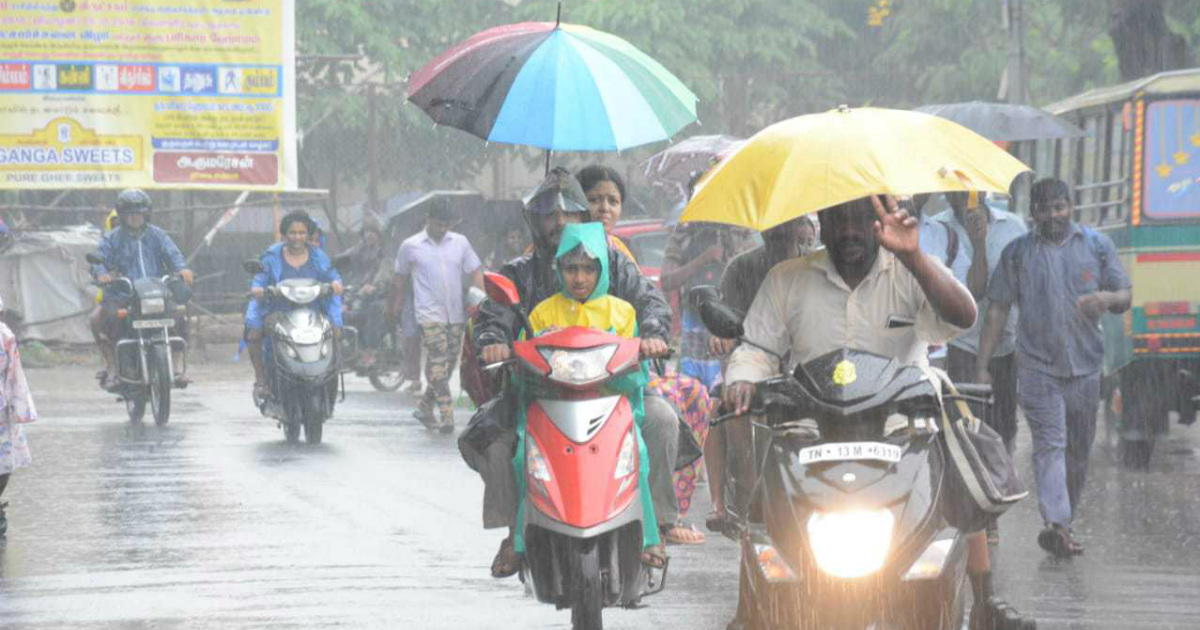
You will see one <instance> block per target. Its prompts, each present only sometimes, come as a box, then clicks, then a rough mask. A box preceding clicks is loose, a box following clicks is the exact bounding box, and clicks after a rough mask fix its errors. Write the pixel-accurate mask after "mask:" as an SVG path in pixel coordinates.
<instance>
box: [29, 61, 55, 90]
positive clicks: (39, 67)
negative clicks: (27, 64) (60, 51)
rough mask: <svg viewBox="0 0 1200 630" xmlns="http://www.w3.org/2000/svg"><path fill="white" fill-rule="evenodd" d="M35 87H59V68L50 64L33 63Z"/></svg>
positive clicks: (40, 88) (43, 88)
mask: <svg viewBox="0 0 1200 630" xmlns="http://www.w3.org/2000/svg"><path fill="white" fill-rule="evenodd" d="M33 89H35V90H55V89H58V69H57V68H55V67H54V66H52V65H50V64H45V63H37V64H34V65H33Z"/></svg>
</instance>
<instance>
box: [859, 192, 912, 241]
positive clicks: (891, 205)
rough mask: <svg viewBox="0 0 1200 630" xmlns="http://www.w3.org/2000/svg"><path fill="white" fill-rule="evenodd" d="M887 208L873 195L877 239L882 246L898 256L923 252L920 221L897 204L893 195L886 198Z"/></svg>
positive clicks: (872, 204) (872, 202)
mask: <svg viewBox="0 0 1200 630" xmlns="http://www.w3.org/2000/svg"><path fill="white" fill-rule="evenodd" d="M884 200H885V202H884V203H886V204H887V208H886V209H885V208H884V203H881V202H880V201H879V197H878V196H877V195H871V206H872V207H874V208H875V216H877V217H879V219H878V220H877V221H875V238H876V240H878V241H879V244H880V246H882V247H883V248H884V249H886V250H888V251H890V252H892V253H893V254H896V255H897V256H907V255H913V254H916V253H918V252H919V251H920V250H921V240H920V234H921V232H920V221H918V220H917V218H916V217H914V216H911V215H909V214H908V211H907V210H904V209H902V208H900V207H899V206H898V204H897V203H896V198H895V197H893V196H891V195H886V196H884Z"/></svg>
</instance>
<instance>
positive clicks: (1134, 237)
mask: <svg viewBox="0 0 1200 630" xmlns="http://www.w3.org/2000/svg"><path fill="white" fill-rule="evenodd" d="M1045 109H1046V110H1047V111H1050V112H1051V113H1054V114H1056V115H1059V116H1061V117H1063V118H1065V119H1067V120H1069V121H1071V122H1073V123H1075V124H1076V125H1078V126H1079V127H1081V128H1083V129H1084V130H1085V131H1086V132H1087V134H1086V136H1084V137H1082V138H1072V139H1059V140H1053V141H1051V140H1045V141H1039V142H1036V143H1022V144H1023V145H1025V146H1024V147H1021V148H1018V155H1019V156H1020V157H1022V158H1024V159H1025V160H1026V163H1027V164H1029V165H1030V166H1031V167H1032V168H1033V169H1034V171H1035V172H1036V173H1038V174H1039V176H1042V175H1049V174H1053V175H1054V176H1055V177H1058V178H1060V179H1062V180H1063V181H1065V182H1067V183H1068V184H1070V185H1071V186H1072V187H1073V191H1074V203H1075V218H1076V220H1077V221H1078V222H1080V223H1081V224H1084V225H1089V226H1092V227H1094V228H1096V229H1098V230H1100V231H1102V232H1104V233H1106V234H1108V236H1109V237H1111V238H1112V240H1113V242H1114V243H1115V244H1116V246H1117V250H1118V255H1119V256H1120V259H1121V263H1122V264H1123V266H1124V268H1125V270H1126V271H1127V272H1128V273H1129V276H1130V278H1131V279H1132V281H1133V308H1131V309H1130V310H1129V311H1128V312H1126V313H1124V314H1123V315H1106V316H1105V318H1104V320H1103V321H1102V323H1101V326H1102V328H1103V331H1104V337H1105V366H1104V376H1105V379H1104V383H1105V406H1104V410H1105V416H1106V419H1107V420H1108V422H1107V424H1108V427H1109V439H1110V440H1111V442H1112V444H1113V445H1115V446H1117V447H1118V448H1119V449H1120V453H1121V459H1122V461H1123V463H1124V464H1126V465H1128V466H1132V467H1139V468H1142V467H1145V466H1146V465H1148V463H1149V460H1150V454H1151V452H1152V451H1153V449H1154V443H1155V441H1156V440H1158V439H1161V438H1162V437H1163V436H1164V435H1165V434H1166V433H1167V430H1168V427H1169V424H1168V415H1169V413H1170V412H1172V411H1175V412H1177V413H1179V414H1180V419H1181V421H1183V422H1184V423H1187V424H1190V423H1192V422H1194V421H1195V418H1196V409H1197V403H1198V401H1200V398H1198V394H1200V380H1198V378H1200V68H1191V69H1186V70H1177V71H1171V72H1163V73H1160V74H1156V75H1153V76H1150V77H1146V78H1143V79H1139V80H1136V81H1131V82H1129V83H1124V84H1121V85H1116V86H1112V87H1105V88H1099V89H1094V90H1091V91H1088V92H1085V93H1083V94H1080V95H1078V96H1074V97H1071V98H1068V99H1065V100H1062V101H1059V102H1057V103H1054V104H1052V105H1049V106H1047V107H1045Z"/></svg>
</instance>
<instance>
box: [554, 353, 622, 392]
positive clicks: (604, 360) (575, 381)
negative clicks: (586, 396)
mask: <svg viewBox="0 0 1200 630" xmlns="http://www.w3.org/2000/svg"><path fill="white" fill-rule="evenodd" d="M538 352H541V353H542V358H543V359H545V360H546V363H548V364H549V365H550V379H551V380H554V381H558V382H560V383H567V384H569V385H587V384H588V383H595V382H598V381H602V380H604V379H606V378H608V362H609V361H610V360H612V358H613V355H614V354H616V353H617V345H616V344H609V345H606V346H600V347H599V348H592V349H590V350H566V349H564V348H549V347H544V348H538Z"/></svg>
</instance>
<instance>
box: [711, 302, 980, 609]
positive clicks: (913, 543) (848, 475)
mask: <svg viewBox="0 0 1200 630" xmlns="http://www.w3.org/2000/svg"><path fill="white" fill-rule="evenodd" d="M698 307H699V310H700V314H701V317H702V318H703V320H704V322H705V324H706V326H707V327H708V329H709V330H710V331H711V332H712V333H713V334H715V335H717V336H719V337H724V338H728V339H733V338H741V337H742V334H743V331H742V324H741V319H742V316H741V314H740V313H737V312H736V311H734V310H733V309H731V308H729V307H728V306H725V305H724V304H721V303H720V302H719V301H718V300H716V299H712V298H711V296H710V299H707V300H700V301H699V304H698ZM939 389H940V384H935V383H934V382H932V381H931V380H930V379H929V378H928V377H927V375H926V373H925V372H924V371H923V370H921V369H919V368H915V367H910V366H905V365H903V364H901V363H899V362H897V361H895V360H893V359H889V358H886V357H881V356H877V355H874V354H870V353H867V352H862V351H857V350H847V349H842V350H837V351H834V352H831V353H829V354H826V355H825V356H822V357H819V358H817V359H815V360H812V361H810V362H808V363H807V364H805V365H802V366H797V367H796V370H795V372H794V373H793V374H792V375H787V376H781V377H778V378H774V379H771V380H768V381H765V382H762V383H759V384H758V387H757V391H756V395H755V400H754V402H753V404H752V410H751V415H752V416H753V418H754V423H753V424H754V433H755V440H754V441H755V455H754V457H755V464H756V465H755V467H756V469H757V470H758V477H757V480H756V483H755V484H754V486H753V490H752V496H751V497H750V505H751V507H750V510H749V516H748V518H745V519H744V520H743V523H742V528H743V529H742V531H741V535H740V544H741V551H742V554H741V557H742V559H741V576H740V600H741V601H740V606H741V609H740V616H741V618H742V620H743V621H744V622H746V624H747V627H749V628H754V629H756V630H767V629H784V628H822V629H824V628H856V629H858V628H879V629H884V628H912V629H920V630H937V629H941V628H960V627H962V625H963V621H964V615H965V612H966V603H967V593H969V589H968V588H966V587H965V585H966V582H967V572H966V566H967V564H966V557H967V541H966V537H965V533H964V532H963V531H960V530H959V529H957V528H956V527H954V526H953V525H951V521H952V520H953V517H952V515H951V513H950V510H951V509H952V505H953V504H952V502H950V501H948V500H947V498H948V497H947V492H946V490H945V488H946V484H945V483H944V478H945V477H946V475H947V474H948V473H949V471H948V469H947V465H948V463H947V461H946V459H945V457H944V455H943V453H944V451H943V449H942V447H941V446H940V443H939V440H938V431H939V421H938V418H940V417H941V414H942V404H941V402H940V400H939V397H938V393H939V391H938V390H939ZM986 389H987V388H986V387H983V386H980V387H976V388H973V392H974V393H977V394H986ZM730 417H732V416H725V417H719V418H717V419H716V420H715V421H714V423H720V422H721V421H724V420H727V419H729V418H730Z"/></svg>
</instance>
